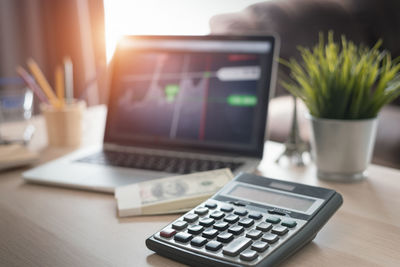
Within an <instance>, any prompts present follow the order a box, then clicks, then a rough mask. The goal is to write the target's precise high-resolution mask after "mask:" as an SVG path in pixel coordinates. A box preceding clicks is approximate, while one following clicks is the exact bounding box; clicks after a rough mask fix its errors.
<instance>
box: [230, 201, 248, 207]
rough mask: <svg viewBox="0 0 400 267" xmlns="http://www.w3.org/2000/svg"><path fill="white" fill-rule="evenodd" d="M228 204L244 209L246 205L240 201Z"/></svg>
mask: <svg viewBox="0 0 400 267" xmlns="http://www.w3.org/2000/svg"><path fill="white" fill-rule="evenodd" d="M229 203H231V204H233V205H235V206H240V207H244V206H246V203H244V202H241V201H230V202H229Z"/></svg>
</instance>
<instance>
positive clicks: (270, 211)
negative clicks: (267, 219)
mask: <svg viewBox="0 0 400 267" xmlns="http://www.w3.org/2000/svg"><path fill="white" fill-rule="evenodd" d="M268 213H269V214H276V215H282V216H285V215H286V213H284V212H282V211H278V210H268Z"/></svg>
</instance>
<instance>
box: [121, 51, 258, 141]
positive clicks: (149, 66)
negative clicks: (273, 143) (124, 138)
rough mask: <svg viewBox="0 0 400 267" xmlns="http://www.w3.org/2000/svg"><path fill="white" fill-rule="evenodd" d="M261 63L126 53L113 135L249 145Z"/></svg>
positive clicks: (242, 56) (238, 56)
mask: <svg viewBox="0 0 400 267" xmlns="http://www.w3.org/2000/svg"><path fill="white" fill-rule="evenodd" d="M260 60H261V59H260V55H258V54H250V53H249V54H246V53H217V54H216V53H207V52H199V53H185V52H174V53H172V52H169V53H163V52H154V51H151V52H146V53H144V52H141V53H135V52H132V53H127V54H126V55H125V56H124V57H123V59H121V60H120V62H119V68H118V69H119V72H120V75H119V77H120V78H119V81H118V83H117V84H118V85H117V88H116V90H118V94H117V95H118V99H117V100H116V101H117V105H118V109H117V110H118V114H116V117H117V120H116V123H115V124H116V131H118V132H120V133H124V132H127V133H128V132H129V133H134V134H135V136H139V137H140V136H142V137H144V138H145V137H159V138H165V139H169V140H192V141H199V142H224V143H242V144H245V143H250V142H251V137H252V131H253V128H254V127H253V124H254V114H255V109H256V107H257V103H258V99H257V90H258V86H257V84H258V80H259V77H260V75H261V73H260V72H261V69H260Z"/></svg>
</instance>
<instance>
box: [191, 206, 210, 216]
mask: <svg viewBox="0 0 400 267" xmlns="http://www.w3.org/2000/svg"><path fill="white" fill-rule="evenodd" d="M194 213H196V214H198V215H205V214H207V213H208V208H206V207H200V208H197V209H195V210H194Z"/></svg>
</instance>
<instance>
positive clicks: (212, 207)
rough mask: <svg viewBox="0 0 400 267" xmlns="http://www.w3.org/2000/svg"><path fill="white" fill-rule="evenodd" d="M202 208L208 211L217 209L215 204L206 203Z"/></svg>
mask: <svg viewBox="0 0 400 267" xmlns="http://www.w3.org/2000/svg"><path fill="white" fill-rule="evenodd" d="M204 206H206V207H207V208H209V209H212V210H213V209H215V208H216V207H217V204H216V203H214V202H207V203H206V204H205V205H204Z"/></svg>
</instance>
